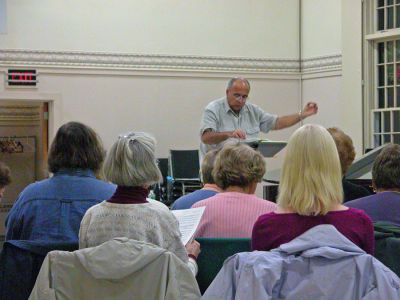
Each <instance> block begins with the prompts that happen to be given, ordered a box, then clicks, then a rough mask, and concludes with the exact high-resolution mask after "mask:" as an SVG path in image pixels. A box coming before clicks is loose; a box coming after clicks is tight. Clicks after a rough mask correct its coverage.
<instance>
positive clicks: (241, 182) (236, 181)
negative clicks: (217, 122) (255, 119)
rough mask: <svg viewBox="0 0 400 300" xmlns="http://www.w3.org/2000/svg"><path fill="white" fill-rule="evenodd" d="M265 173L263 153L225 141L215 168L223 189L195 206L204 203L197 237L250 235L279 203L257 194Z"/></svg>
mask: <svg viewBox="0 0 400 300" xmlns="http://www.w3.org/2000/svg"><path fill="white" fill-rule="evenodd" d="M264 173H265V162H264V158H263V157H262V155H261V154H260V153H258V152H256V151H255V150H253V149H252V148H250V147H249V146H247V145H244V144H226V145H225V146H224V147H223V148H222V150H221V151H220V152H219V153H218V155H217V158H216V160H215V165H214V170H213V172H212V174H213V176H214V180H215V182H216V184H217V185H218V187H219V188H221V189H222V190H224V192H222V193H219V194H217V195H215V196H213V197H210V198H208V199H205V200H202V201H199V202H197V203H196V204H194V205H193V206H192V207H193V208H195V207H202V206H205V207H206V209H205V211H204V214H203V217H202V219H201V221H200V224H199V227H198V229H197V232H196V234H195V235H196V236H197V237H226V238H228V237H235V238H249V237H250V236H251V230H252V228H253V225H254V222H255V221H256V220H257V218H258V217H259V216H260V215H262V214H265V213H268V212H271V211H273V210H274V209H275V208H276V204H275V203H272V202H270V201H267V200H264V199H261V198H258V197H257V196H255V195H254V193H255V191H256V187H257V184H258V183H259V182H260V181H261V179H262V178H263V176H264Z"/></svg>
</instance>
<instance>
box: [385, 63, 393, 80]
mask: <svg viewBox="0 0 400 300" xmlns="http://www.w3.org/2000/svg"><path fill="white" fill-rule="evenodd" d="M386 71H387V74H386V76H387V82H386V85H393V84H394V78H393V64H390V65H387V66H386Z"/></svg>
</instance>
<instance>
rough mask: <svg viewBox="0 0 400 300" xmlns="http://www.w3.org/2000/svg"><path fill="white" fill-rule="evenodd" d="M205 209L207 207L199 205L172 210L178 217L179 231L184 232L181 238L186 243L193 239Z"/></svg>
mask: <svg viewBox="0 0 400 300" xmlns="http://www.w3.org/2000/svg"><path fill="white" fill-rule="evenodd" d="M204 210H205V207H198V208H190V209H181V210H172V211H171V212H172V213H173V214H174V215H175V217H176V218H177V219H178V222H179V231H180V232H181V234H182V237H181V240H182V243H183V244H184V245H186V244H187V243H189V241H190V240H191V239H192V237H193V235H194V233H195V232H196V229H197V226H199V223H200V220H201V217H202V216H203V213H204Z"/></svg>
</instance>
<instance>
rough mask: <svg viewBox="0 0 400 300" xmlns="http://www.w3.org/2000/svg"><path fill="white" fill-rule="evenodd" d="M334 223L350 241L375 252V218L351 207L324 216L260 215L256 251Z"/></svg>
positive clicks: (256, 226) (369, 251)
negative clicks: (313, 228) (321, 225)
mask: <svg viewBox="0 0 400 300" xmlns="http://www.w3.org/2000/svg"><path fill="white" fill-rule="evenodd" d="M320 224H332V225H333V226H335V227H336V229H337V230H338V231H339V232H341V233H342V234H343V235H344V236H345V237H347V238H348V239H349V240H350V241H352V242H353V243H354V244H356V245H357V246H358V247H360V248H361V249H363V250H364V251H365V252H367V253H368V254H371V255H373V254H374V246H375V240H374V227H373V225H372V221H371V219H370V218H369V217H368V216H367V215H366V214H365V213H364V212H363V211H361V210H358V209H354V208H349V209H348V210H343V211H331V212H329V213H327V214H326V215H324V216H301V215H298V214H296V213H287V214H276V213H274V212H272V213H268V214H264V215H262V216H260V217H259V218H258V220H257V222H256V223H255V224H254V228H253V234H252V239H251V244H252V249H253V250H264V251H269V250H271V249H274V248H277V247H279V246H280V245H282V244H285V243H288V242H290V241H291V240H293V239H294V238H296V237H298V236H299V235H301V234H302V233H304V232H306V231H307V230H308V229H310V228H312V227H314V226H317V225H320Z"/></svg>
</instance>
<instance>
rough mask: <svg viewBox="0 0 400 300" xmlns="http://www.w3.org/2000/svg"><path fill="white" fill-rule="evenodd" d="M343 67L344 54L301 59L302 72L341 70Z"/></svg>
mask: <svg viewBox="0 0 400 300" xmlns="http://www.w3.org/2000/svg"><path fill="white" fill-rule="evenodd" d="M341 69H342V55H341V54H333V55H325V56H317V57H311V58H306V59H303V60H302V61H301V71H302V74H307V73H315V72H326V71H328V72H331V71H340V70H341Z"/></svg>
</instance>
